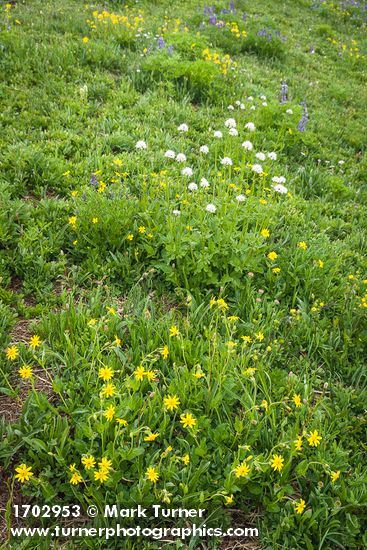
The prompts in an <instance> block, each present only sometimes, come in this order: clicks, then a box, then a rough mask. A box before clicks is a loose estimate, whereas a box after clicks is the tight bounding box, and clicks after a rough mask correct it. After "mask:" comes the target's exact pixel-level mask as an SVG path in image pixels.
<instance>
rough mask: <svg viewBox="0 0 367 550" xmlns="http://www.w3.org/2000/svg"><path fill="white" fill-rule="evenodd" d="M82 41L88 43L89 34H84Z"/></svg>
mask: <svg viewBox="0 0 367 550" xmlns="http://www.w3.org/2000/svg"><path fill="white" fill-rule="evenodd" d="M82 42H83V44H88V42H89V38H88V36H83V38H82Z"/></svg>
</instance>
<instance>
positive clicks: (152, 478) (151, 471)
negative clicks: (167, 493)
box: [145, 466, 159, 483]
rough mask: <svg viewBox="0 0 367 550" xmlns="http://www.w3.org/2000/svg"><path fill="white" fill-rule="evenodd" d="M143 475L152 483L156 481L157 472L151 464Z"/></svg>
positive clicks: (157, 477)
mask: <svg viewBox="0 0 367 550" xmlns="http://www.w3.org/2000/svg"><path fill="white" fill-rule="evenodd" d="M145 475H146V476H147V478H148V479H149V481H152V482H153V483H156V482H157V481H158V479H159V473H158V472H157V470H156V469H155V468H153V466H149V468H148V469H147V471H146V472H145Z"/></svg>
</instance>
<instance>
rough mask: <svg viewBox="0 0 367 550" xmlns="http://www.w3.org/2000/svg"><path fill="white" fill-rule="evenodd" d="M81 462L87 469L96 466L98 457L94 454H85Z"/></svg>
mask: <svg viewBox="0 0 367 550" xmlns="http://www.w3.org/2000/svg"><path fill="white" fill-rule="evenodd" d="M81 463H82V464H83V466H84V468H85V469H86V470H90V469H91V468H94V466H95V464H96V459H95V458H94V456H92V455H89V456H83V457H82V460H81Z"/></svg>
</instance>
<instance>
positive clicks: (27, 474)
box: [15, 464, 33, 483]
mask: <svg viewBox="0 0 367 550" xmlns="http://www.w3.org/2000/svg"><path fill="white" fill-rule="evenodd" d="M15 471H16V472H17V473H16V475H15V479H16V480H17V481H20V482H21V483H24V482H25V481H28V480H29V479H30V478H31V477H32V476H33V472H32V466H27V465H26V464H21V465H20V466H17V467H16V468H15Z"/></svg>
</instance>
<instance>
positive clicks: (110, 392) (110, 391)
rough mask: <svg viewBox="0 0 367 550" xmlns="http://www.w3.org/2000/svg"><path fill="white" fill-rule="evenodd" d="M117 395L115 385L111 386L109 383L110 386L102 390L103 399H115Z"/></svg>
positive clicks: (107, 385)
mask: <svg viewBox="0 0 367 550" xmlns="http://www.w3.org/2000/svg"><path fill="white" fill-rule="evenodd" d="M115 393H116V386H115V385H114V384H111V382H108V384H106V385H105V386H103V388H102V390H101V396H102V397H113V396H114V395H115Z"/></svg>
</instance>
